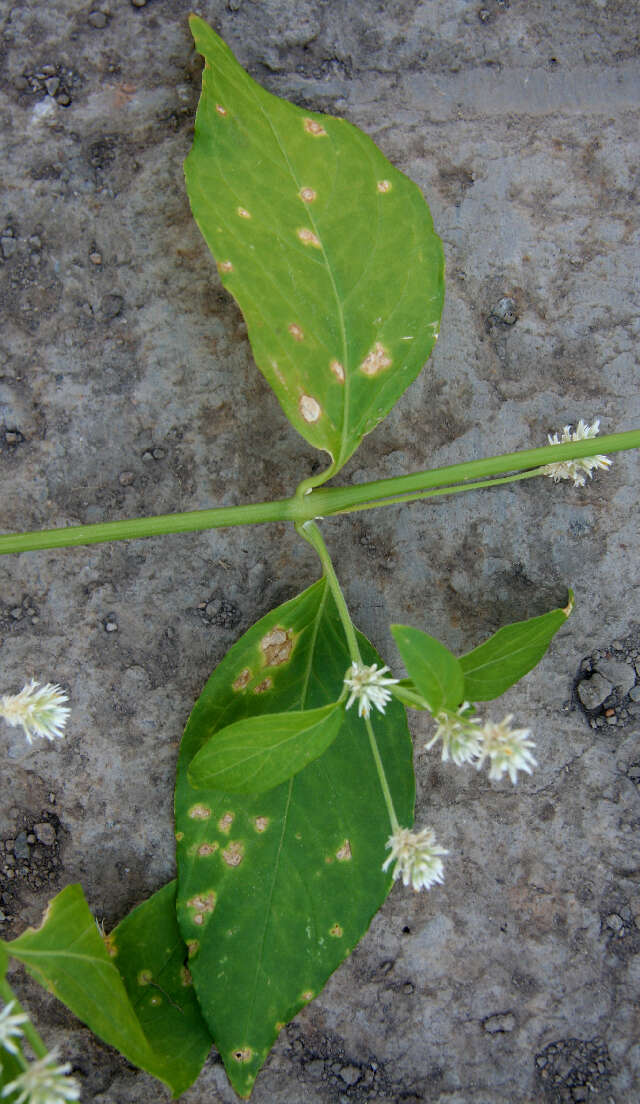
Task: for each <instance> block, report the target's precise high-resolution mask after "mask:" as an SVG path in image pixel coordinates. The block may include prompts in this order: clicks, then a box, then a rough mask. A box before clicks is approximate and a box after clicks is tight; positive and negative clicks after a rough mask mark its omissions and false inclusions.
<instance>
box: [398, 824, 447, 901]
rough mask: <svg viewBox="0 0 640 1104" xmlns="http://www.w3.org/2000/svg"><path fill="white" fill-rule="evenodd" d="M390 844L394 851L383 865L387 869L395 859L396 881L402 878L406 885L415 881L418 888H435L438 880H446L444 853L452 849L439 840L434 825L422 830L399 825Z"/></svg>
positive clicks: (415, 887) (414, 884)
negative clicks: (433, 886) (438, 842)
mask: <svg viewBox="0 0 640 1104" xmlns="http://www.w3.org/2000/svg"><path fill="white" fill-rule="evenodd" d="M387 848H389V849H390V851H391V854H390V855H389V857H388V858H387V859H386V861H385V862H384V863H383V864H382V869H383V870H386V869H387V867H388V866H390V864H391V863H395V866H394V868H393V880H394V882H397V881H398V879H399V878H402V884H403V885H405V886H408V885H412V886H413V888H414V889H416V890H418V889H431V886H432V885H434V884H435V883H436V882H442V881H443V877H444V867H443V865H442V859H441V858H440V856H441V855H446V854H448V852H447V851H445V849H444V848H443V847H440V846H439V845H438V844H437V843H436V837H435V835H434V833H433V830H432V829H431V828H422V829H420V831H419V832H412V831H411V829H410V828H397V829H396V831H395V832H394V833H393V835H391V836H390V837H389V839H388V840H387Z"/></svg>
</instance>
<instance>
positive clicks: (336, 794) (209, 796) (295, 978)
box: [176, 139, 414, 1096]
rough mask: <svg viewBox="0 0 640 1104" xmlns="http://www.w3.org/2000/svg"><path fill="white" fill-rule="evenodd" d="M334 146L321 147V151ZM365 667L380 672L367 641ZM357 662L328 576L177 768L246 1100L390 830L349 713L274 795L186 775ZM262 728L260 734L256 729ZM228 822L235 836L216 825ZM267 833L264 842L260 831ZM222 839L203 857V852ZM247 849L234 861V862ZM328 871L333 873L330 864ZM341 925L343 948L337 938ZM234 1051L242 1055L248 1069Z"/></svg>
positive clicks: (357, 901)
mask: <svg viewBox="0 0 640 1104" xmlns="http://www.w3.org/2000/svg"><path fill="white" fill-rule="evenodd" d="M322 141H326V139H322ZM278 626H280V627H282V626H286V627H287V629H288V630H290V631H291V632H292V634H295V642H296V643H295V648H294V649H293V651H292V654H291V658H290V660H289V662H288V663H287V664H283V665H282V666H280V667H274V668H271V669H270V670H271V671H272V673H273V687H272V689H271V690H270V691H269V693H268V694H262V695H257V696H256V695H254V694H238V693H236V692H234V690H233V688H232V685H233V680H234V678H235V677H236V675H237V672H238V671H241V670H243V668H245V667H250V668H251V669H252V670H255V669H256V668H257V666H258V663H259V661H260V655H261V650H260V648H261V641H263V640H264V639H265V638H269V634H270V633H271V632H272V631H273V630H274V629H276V628H277V627H278ZM359 641H360V648H361V651H362V656H363V660H364V662H365V663H367V664H370V663H378V664H380V663H381V660H380V657H379V656H378V655H377V654H376V652H375V651H374V650H373V648H372V647H371V645H370V644H369V642H368V641H367V640H365V639H364V637H360V638H359ZM349 666H350V657H349V650H348V647H347V644H346V642H345V639H344V634H343V630H342V626H341V623H340V618H339V616H338V611H337V609H336V607H335V604H334V601H333V598H332V597H331V593H330V591H329V588H328V586H327V583H326V581H325V580H324V579H321V580H320V581H319V582H317V583H315V584H314V586H312V587H310V588H309V589H308V590H306V591H304V593H303V594H300V595H298V597H297V598H294V599H293V600H292V601H290V602H287V603H286V604H285V605H283V606H280V607H279V608H278V609H275V610H273V611H272V612H271V613H269V614H267V616H266V617H264V618H263V619H262V620H261V621H259V622H258V623H257V624H256V625H254V626H253V627H252V628H251V629H249V631H248V632H247V633H245V635H244V636H243V637H242V638H241V639H240V640H239V641H238V642H237V644H235V645H234V646H233V648H232V649H231V650H230V652H229V653H228V654H227V655H226V656H225V658H224V659H223V660H222V662H221V664H220V665H219V667H218V668H217V669H216V670H215V671H214V672H213V674H212V675H211V678H210V679H209V681H208V682H207V685H206V686H205V688H204V690H203V692H202V695H201V696H200V698H199V699H198V701H197V702H196V705H195V707H194V710H193V712H192V714H191V717H190V719H189V723H188V725H187V728H186V730H185V733H184V736H183V739H182V746H181V750H180V760H179V764H178V780H177V787H176V822H177V825H178V827H179V829H180V831H182V832H183V833H184V838H183V840H181V841H180V842H179V845H178V851H177V855H178V872H179V892H178V920H179V923H180V926H181V930H182V934H183V937H184V938H185V940H186V941H187V943H188V944H189V943H190V942H191V940H193V939H197V940H198V941H199V943H198V948H197V950H196V951H195V952H194V953H193V955H192V957H191V958H190V961H189V968H190V970H191V973H192V975H193V981H194V985H195V988H196V992H197V994H198V999H199V1001H200V1006H201V1008H202V1011H203V1015H204V1016H205V1019H206V1020H207V1023H208V1025H209V1027H210V1029H211V1032H212V1034H213V1036H214V1041H215V1044H216V1046H217V1048H218V1050H219V1051H220V1054H221V1056H222V1059H223V1061H224V1064H225V1067H226V1069H227V1073H228V1075H229V1078H230V1080H231V1082H232V1084H233V1086H234V1088H235V1089H236V1091H237V1092H238V1093H239V1094H240V1095H241V1096H246V1095H248V1094H249V1093H250V1091H251V1087H252V1085H253V1082H254V1081H255V1078H256V1076H257V1073H258V1071H259V1069H260V1067H261V1066H262V1063H263V1062H264V1060H265V1058H266V1056H267V1054H268V1052H269V1050H270V1048H271V1046H272V1045H273V1043H274V1041H275V1039H276V1037H277V1034H278V1031H279V1030H280V1028H281V1027H282V1026H284V1024H285V1023H286V1022H287V1021H288V1020H290V1019H291V1018H292V1017H293V1016H295V1014H296V1012H298V1011H299V1010H300V1008H302V1007H303V1006H304V1004H305V1003H307V1002H308V1001H309V1000H311V998H312V997H313V996H314V995H315V994H317V993H319V992H320V991H321V989H322V987H323V985H324V984H325V982H326V980H327V978H328V977H329V976H330V974H331V973H332V972H333V971H334V970H335V969H336V967H337V966H339V965H340V963H341V962H342V961H343V959H344V958H345V957H346V956H347V954H348V953H349V950H350V949H352V948H353V947H355V945H356V944H357V942H358V941H359V939H360V938H361V936H362V935H363V934H364V932H365V931H366V930H367V928H368V926H369V923H370V922H371V919H372V917H373V916H374V914H375V912H376V910H377V909H378V908H379V907H380V905H381V904H382V902H383V900H384V899H385V897H386V895H387V893H388V891H389V888H390V886H391V884H392V882H391V877H390V875H389V874H388V873H385V872H384V871H383V870H382V863H383V862H384V859H385V856H386V854H387V852H386V851H385V844H386V842H387V839H388V836H389V834H390V828H389V818H388V814H387V811H386V808H385V804H384V799H383V796H382V792H381V789H380V782H379V779H378V775H377V772H376V769H375V765H374V762H373V758H372V755H371V751H370V746H369V741H368V739H367V734H366V729H365V727H364V722H363V721H362V719H361V718H360V717H358V715H357V713H356V711H355V710H350V711H348V712H347V713H346V715H345V714H344V712H343V710H342V709H340V710H339V712H340V713H342V715H343V719H342V724H341V727H340V730H339V732H338V734H337V736H336V738H335V739H334V740H333V742H332V743H331V745H330V746H329V747H328V749H327V750H326V751H325V752H324V753H323V754H322V755H320V756H319V757H318V758H316V759H314V760H313V762H311V763H309V764H308V766H306V767H305V768H304V770H301V771H300V773H298V774H296V775H295V777H293V778H290V779H289V780H288V781H286V782H282V783H281V784H280V785H278V786H276V787H275V788H274V789H271V790H269V791H268V792H267V793H261V794H248V795H244V794H240V793H228V792H225V791H223V790H218V789H211V790H205V791H202V790H198V791H195V790H194V789H192V787H191V786H190V784H189V769H190V767H191V766H192V765H193V764H194V763H195V761H196V757H197V756H198V754H199V753H200V749H201V748H203V747H205V745H207V746H210V747H212V748H213V747H215V742H216V739H217V738H218V737H219V736H220V737H221V736H223V735H224V732H225V731H227V732H228V731H229V726H231V727H235V726H236V725H239V724H242V725H246V726H247V729H249V728H250V727H252V723H253V722H255V721H260V722H267V721H268V720H269V719H270V720H273V721H275V723H276V725H279V724H281V723H282V718H284V717H291V718H294V719H295V720H294V723H297V720H298V719H299V718H300V717H304V716H305V712H303V711H306V716H307V717H308V716H309V714H310V713H316V714H317V713H320V712H322V711H323V707H325V708H326V703H327V702H331V701H332V700H333V701H335V700H336V699H337V698H339V696H340V693H341V691H342V687H343V680H344V675H345V671H346V670H347V668H348V667H349ZM372 721H373V724H374V728H375V732H376V737H377V740H378V744H379V749H380V754H381V756H382V760H383V763H384V769H385V772H386V775H387V779H388V782H389V786H390V788H391V792H392V795H393V801H394V804H395V808H396V812H397V814H398V817H399V818H400V821H401V823H402V824H406V825H410V824H411V823H412V820H413V792H414V781H413V766H412V744H411V739H410V737H409V733H408V731H407V725H406V719H405V714H404V710H403V709H402V707H401V706H399V705H398V703H397V702H395V701H392V702H390V703H389V705H388V706H387V711H386V713H385V714H384V716H383V715H381V714H379V713H377V714H376V716H375V718H372ZM250 722H251V724H250ZM197 800H203V801H205V802H206V804H207V805H208V806H211V810H212V816H211V820H209V821H208V822H203V821H198V820H193V819H192V818H190V817H189V815H188V814H189V809H190V808H192V807H193V805H194V803H195V802H196V801H197ZM230 814H233V832H232V837H231V838H229V837H227V836H225V835H223V834H222V833H221V832H217V833H216V832H215V828H214V824H215V825H217V824H218V822H219V821H220V820H221V819H222V818H223V817H225V816H227V815H230ZM258 826H259V827H260V830H257V829H258ZM214 838H215V839H217V840H218V841H219V843H220V852H219V853H216V854H215V855H213V856H212V857H210V858H208V859H207V860H206V861H203V860H202V859H200V858H198V856H197V848H198V847H199V846H200V845H201V844H202V843H204V842H208V843H211V842H212V841H213V840H214ZM231 843H234V844H237V845H239V844H240V843H242V844H243V845H244V851H243V852H242V861H241V862H240V863H239V864H238V865H235V866H233V865H229V864H228V863H227V862H225V859H224V850H225V849H229V848H230V845H231ZM328 857H329V858H331V860H332V861H330V862H328V861H327V859H328ZM211 889H214V890H215V893H216V907H215V911H214V912H213V913H212V914H211V915H210V916H209V917H208V918H207V922H206V925H197V924H196V925H194V923H193V915H192V910H190V909H189V907H188V902H189V901H190V900H192V899H193V898H194V897H196V896H198V895H201V894H203V893H206V892H208V891H209V890H211ZM336 918H339V921H340V927H341V928H342V932H343V936H342V938H340V939H337V938H332V937H331V935H330V934H329V933H330V931H331V929H332V927H334V925H335V923H336ZM238 1054H242V1055H244V1056H246V1058H245V1060H243V1061H240V1060H239V1059H238V1057H237V1055H238Z"/></svg>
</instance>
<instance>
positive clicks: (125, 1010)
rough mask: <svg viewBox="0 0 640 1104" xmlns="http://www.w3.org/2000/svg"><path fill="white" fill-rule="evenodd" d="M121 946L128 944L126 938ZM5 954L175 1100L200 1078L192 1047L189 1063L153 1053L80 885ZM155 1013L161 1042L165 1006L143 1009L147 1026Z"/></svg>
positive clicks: (53, 904)
mask: <svg viewBox="0 0 640 1104" xmlns="http://www.w3.org/2000/svg"><path fill="white" fill-rule="evenodd" d="M152 900H153V899H152ZM152 907H153V906H152ZM123 943H125V944H126V936H125V938H124V940H123ZM7 949H8V951H9V953H10V954H11V955H13V957H14V958H17V959H18V960H19V961H20V962H23V963H24V965H25V966H26V968H27V970H28V971H29V973H30V974H32V975H33V977H35V979H36V981H39V982H40V984H41V985H43V986H44V987H45V989H47V990H48V991H49V992H50V993H53V994H54V995H55V996H56V997H58V999H59V1000H61V1001H62V1002H63V1003H64V1004H66V1006H67V1008H70V1009H71V1011H72V1012H73V1013H74V1015H76V1016H77V1017H78V1019H79V1020H82V1022H83V1023H85V1024H86V1025H87V1027H90V1028H91V1030H92V1031H93V1032H94V1033H95V1034H96V1035H98V1036H99V1037H100V1038H101V1039H103V1040H104V1041H105V1042H106V1043H109V1044H110V1045H111V1046H113V1047H115V1048H116V1049H117V1050H119V1051H120V1053H121V1054H124V1056H125V1058H128V1059H129V1061H130V1062H133V1064H134V1065H136V1066H139V1068H140V1069H143V1070H146V1071H147V1073H151V1074H153V1076H154V1077H157V1078H159V1080H161V1081H164V1082H165V1084H167V1085H168V1086H169V1088H170V1089H171V1090H172V1092H173V1093H174V1095H178V1094H179V1093H180V1092H183V1091H184V1089H185V1088H186V1087H187V1086H188V1085H189V1084H190V1083H191V1080H193V1079H194V1078H195V1077H196V1076H197V1074H198V1072H199V1069H200V1065H197V1068H195V1067H196V1063H195V1062H194V1057H193V1051H194V1048H193V1045H192V1044H189V1047H190V1050H191V1055H190V1058H189V1059H188V1060H187V1061H186V1062H183V1059H182V1057H181V1055H180V1053H178V1052H176V1050H175V1049H174V1047H173V1046H171V1047H170V1048H169V1049H163V1050H161V1051H156V1050H154V1049H153V1048H152V1046H151V1044H150V1042H149V1040H148V1039H147V1037H146V1035H145V1033H144V1031H143V1029H142V1027H141V1024H140V1021H139V1020H138V1017H137V1016H136V1013H135V1011H134V1009H133V1006H132V1004H131V1001H130V1000H129V997H128V995H127V990H126V988H125V985H124V983H123V980H122V978H121V976H120V973H119V972H118V969H117V968H116V965H115V960H114V958H113V957H111V956H110V955H109V952H108V951H107V948H106V946H105V943H104V941H103V939H102V937H101V935H100V933H99V931H98V928H97V926H96V922H95V920H94V919H93V916H92V915H91V913H90V911H89V907H88V905H87V902H86V901H85V898H84V894H83V892H82V888H81V887H80V886H79V885H71V886H67V888H66V889H63V890H62V892H61V893H59V894H58V895H57V896H56V897H54V898H53V900H52V901H50V903H49V907H48V908H47V911H46V913H45V916H44V919H43V921H42V924H41V926H40V927H39V928H35V929H34V928H28V929H27V931H25V932H24V933H23V934H22V935H21V936H19V937H18V938H17V939H14V940H12V942H10V943H8V944H7ZM146 953H147V955H149V956H150V957H151V958H153V959H155V958H156V956H157V955H158V953H160V955H161V953H162V952H158V949H157V948H156V950H155V951H151V950H150V949H147V952H146ZM152 1008H153V1011H157V1013H158V1024H159V1025H160V1026H159V1027H158V1029H157V1031H156V1029H154V1033H157V1035H158V1037H161V1036H162V1034H163V1031H164V1025H165V1024H166V1010H164V1009H163V1006H162V1004H160V1005H158V1006H147V1007H145V1009H144V1018H145V1019H146V1020H147V1021H148V1020H149V1018H151V1016H152ZM201 1030H202V1029H201V1028H200V1032H201ZM178 1038H179V1039H180V1042H182V1039H181V1038H180V1037H178ZM200 1064H201V1063H200ZM187 1069H190V1070H191V1072H192V1076H191V1075H190V1074H187V1072H186V1070H187Z"/></svg>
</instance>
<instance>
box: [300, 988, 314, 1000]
mask: <svg viewBox="0 0 640 1104" xmlns="http://www.w3.org/2000/svg"><path fill="white" fill-rule="evenodd" d="M300 996H301V997H302V1000H303V1001H311V1000H313V998H314V997H315V993H314V991H313V989H305V990H304V992H302V993H301V994H300Z"/></svg>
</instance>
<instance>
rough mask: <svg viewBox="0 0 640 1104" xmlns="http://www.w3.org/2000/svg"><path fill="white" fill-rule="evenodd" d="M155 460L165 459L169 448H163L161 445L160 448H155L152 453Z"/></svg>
mask: <svg viewBox="0 0 640 1104" xmlns="http://www.w3.org/2000/svg"><path fill="white" fill-rule="evenodd" d="M151 455H152V456H153V459H154V460H164V458H165V456H166V455H167V450H166V449H163V448H162V446H161V445H159V446H158V448H154V450H153V452H152V454H151Z"/></svg>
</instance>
